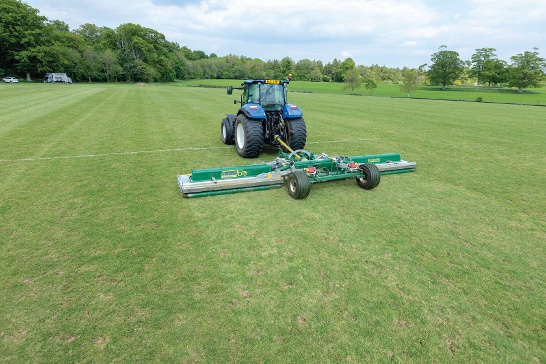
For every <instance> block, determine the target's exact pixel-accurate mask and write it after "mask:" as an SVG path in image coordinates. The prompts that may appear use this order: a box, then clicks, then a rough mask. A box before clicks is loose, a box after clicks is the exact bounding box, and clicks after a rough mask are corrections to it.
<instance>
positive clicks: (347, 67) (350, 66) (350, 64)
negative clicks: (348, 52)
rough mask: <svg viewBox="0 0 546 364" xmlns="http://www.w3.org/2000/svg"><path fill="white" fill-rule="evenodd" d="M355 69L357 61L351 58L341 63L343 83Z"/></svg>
mask: <svg viewBox="0 0 546 364" xmlns="http://www.w3.org/2000/svg"><path fill="white" fill-rule="evenodd" d="M355 68H356V64H355V61H354V60H353V59H352V58H351V57H348V58H345V60H344V61H343V62H341V70H340V73H341V81H345V78H346V77H347V75H348V74H349V72H351V71H352V70H354V69H355Z"/></svg>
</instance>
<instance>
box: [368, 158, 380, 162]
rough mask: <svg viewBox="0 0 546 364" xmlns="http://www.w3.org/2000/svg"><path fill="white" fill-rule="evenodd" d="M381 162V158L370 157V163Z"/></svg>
mask: <svg viewBox="0 0 546 364" xmlns="http://www.w3.org/2000/svg"><path fill="white" fill-rule="evenodd" d="M379 162H381V158H369V159H368V163H379Z"/></svg>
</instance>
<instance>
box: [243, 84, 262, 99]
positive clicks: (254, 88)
mask: <svg viewBox="0 0 546 364" xmlns="http://www.w3.org/2000/svg"><path fill="white" fill-rule="evenodd" d="M258 96H259V92H258V85H257V84H255V83H253V84H250V85H248V87H247V89H246V90H245V95H244V98H245V103H249V102H251V103H257V102H258Z"/></svg>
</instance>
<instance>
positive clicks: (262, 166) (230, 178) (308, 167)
mask: <svg viewBox="0 0 546 364" xmlns="http://www.w3.org/2000/svg"><path fill="white" fill-rule="evenodd" d="M279 155H280V156H279V157H277V158H275V160H274V161H273V162H270V163H264V162H262V163H255V164H252V165H247V166H235V167H223V168H208V169H199V170H193V171H192V173H191V174H190V175H178V186H179V188H180V191H181V192H182V194H183V195H184V197H189V198H191V197H204V196H214V195H224V194H231V193H238V192H246V191H257V190H266V189H272V188H279V187H282V186H283V185H284V184H286V185H287V187H288V194H289V195H290V196H291V197H292V198H294V199H303V198H305V197H307V196H308V195H309V191H310V188H311V184H313V183H318V182H328V181H335V180H342V179H347V178H355V179H356V182H357V184H358V186H360V187H361V188H363V189H372V188H375V187H377V185H379V182H380V178H381V175H386V174H395V173H405V172H413V171H415V168H416V166H417V164H416V163H415V162H407V161H405V160H402V159H401V158H400V154H398V153H387V154H374V155H361V156H352V157H345V156H335V157H329V156H328V155H327V154H321V155H319V156H315V155H314V154H313V153H310V152H308V151H306V150H303V149H299V150H295V151H291V153H285V152H283V151H279Z"/></svg>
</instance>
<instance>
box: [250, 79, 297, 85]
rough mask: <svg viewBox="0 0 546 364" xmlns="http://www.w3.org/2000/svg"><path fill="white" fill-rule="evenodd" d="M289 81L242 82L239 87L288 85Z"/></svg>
mask: <svg viewBox="0 0 546 364" xmlns="http://www.w3.org/2000/svg"><path fill="white" fill-rule="evenodd" d="M289 83H290V80H289V79H288V80H244V81H243V83H241V86H244V85H252V84H262V85H263V84H270V85H283V86H284V85H286V84H289Z"/></svg>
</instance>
